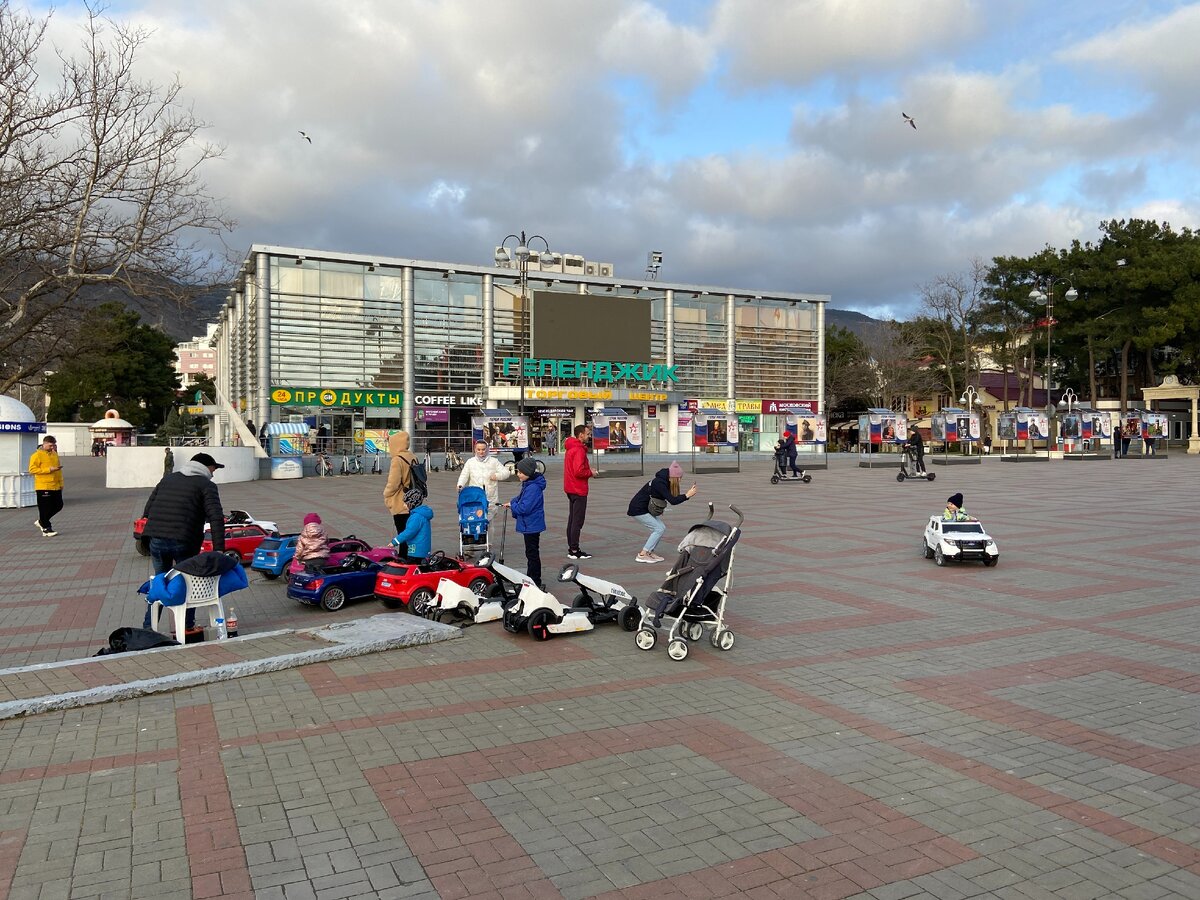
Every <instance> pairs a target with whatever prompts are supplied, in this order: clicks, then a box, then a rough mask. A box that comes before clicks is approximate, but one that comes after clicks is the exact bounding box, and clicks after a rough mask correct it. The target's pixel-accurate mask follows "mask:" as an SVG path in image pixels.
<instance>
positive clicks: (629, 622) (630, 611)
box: [617, 606, 642, 631]
mask: <svg viewBox="0 0 1200 900" xmlns="http://www.w3.org/2000/svg"><path fill="white" fill-rule="evenodd" d="M641 623H642V613H641V610H639V609H638V608H637V607H636V606H627V607H625V608H624V609H623V610H621V611H620V612H619V613H617V624H618V625H620V626H621V628H623V629H624V630H625V631H635V630H636V629H637V627H638V625H640V624H641Z"/></svg>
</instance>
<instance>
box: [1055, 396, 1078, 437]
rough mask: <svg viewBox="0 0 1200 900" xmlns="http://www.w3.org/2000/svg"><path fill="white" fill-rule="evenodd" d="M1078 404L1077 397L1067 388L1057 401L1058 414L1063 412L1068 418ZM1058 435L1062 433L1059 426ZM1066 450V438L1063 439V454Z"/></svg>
mask: <svg viewBox="0 0 1200 900" xmlns="http://www.w3.org/2000/svg"><path fill="white" fill-rule="evenodd" d="M1078 403H1079V395H1078V394H1076V393H1075V391H1073V390H1072V389H1071V388H1067V389H1066V390H1065V391H1063V394H1062V397H1060V398H1059V400H1058V409H1059V412H1065V413H1066V414H1067V415H1068V416H1069V415H1070V414H1071V413H1072V412H1073V411H1074V409H1075V407H1076V406H1077V405H1078ZM1059 433H1060V434H1061V433H1062V428H1061V426H1060V427H1059ZM1066 449H1067V439H1066V437H1063V450H1064V452H1065V451H1066Z"/></svg>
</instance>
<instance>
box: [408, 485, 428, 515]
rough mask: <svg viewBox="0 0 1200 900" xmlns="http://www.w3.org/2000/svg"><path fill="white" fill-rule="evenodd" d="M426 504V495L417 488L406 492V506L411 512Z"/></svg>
mask: <svg viewBox="0 0 1200 900" xmlns="http://www.w3.org/2000/svg"><path fill="white" fill-rule="evenodd" d="M424 502H425V495H424V494H422V493H421V492H420V491H419V490H417V489H416V488H409V489H408V490H407V491H405V492H404V505H405V506H407V507H408V508H409V509H410V510H413V509H416V508H417V507H418V506H420V505H421V504H422V503H424Z"/></svg>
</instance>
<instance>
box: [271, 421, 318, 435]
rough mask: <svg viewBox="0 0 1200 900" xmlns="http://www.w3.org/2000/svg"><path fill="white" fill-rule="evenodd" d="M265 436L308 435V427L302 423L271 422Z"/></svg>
mask: <svg viewBox="0 0 1200 900" xmlns="http://www.w3.org/2000/svg"><path fill="white" fill-rule="evenodd" d="M267 434H308V426H307V425H305V424H304V423H303V422H272V423H271V424H269V425H268V426H267Z"/></svg>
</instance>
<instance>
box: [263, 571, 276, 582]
mask: <svg viewBox="0 0 1200 900" xmlns="http://www.w3.org/2000/svg"><path fill="white" fill-rule="evenodd" d="M262 577H263V578H265V579H267V581H274V580H275V579H276V578H278V577H279V573H278V572H263V573H262Z"/></svg>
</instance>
